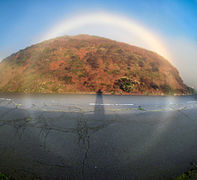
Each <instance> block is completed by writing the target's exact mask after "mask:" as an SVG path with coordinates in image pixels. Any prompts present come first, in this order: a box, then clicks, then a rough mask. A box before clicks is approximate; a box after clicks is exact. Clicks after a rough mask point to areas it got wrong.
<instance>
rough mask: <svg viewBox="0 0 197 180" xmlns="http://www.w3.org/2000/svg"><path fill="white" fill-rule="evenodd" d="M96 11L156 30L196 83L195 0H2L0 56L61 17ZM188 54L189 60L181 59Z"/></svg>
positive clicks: (26, 42) (186, 75)
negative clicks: (125, 18)
mask: <svg viewBox="0 0 197 180" xmlns="http://www.w3.org/2000/svg"><path fill="white" fill-rule="evenodd" d="M99 11H105V12H110V13H115V14H121V15H124V16H126V17H128V18H132V19H134V20H135V21H137V22H140V24H141V25H143V26H144V27H147V28H149V29H151V30H152V31H153V32H157V33H158V34H159V35H160V36H161V37H162V39H164V41H165V43H166V44H167V46H168V47H169V49H170V51H171V54H173V56H174V58H175V59H176V63H175V65H176V66H178V69H179V70H180V73H181V75H182V76H183V78H184V79H185V80H186V81H187V82H188V83H189V84H190V85H192V86H195V87H197V82H196V81H195V80H193V79H192V77H196V79H197V74H193V73H196V70H195V69H194V65H196V67H197V54H196V53H195V48H197V43H196V42H197V1H196V0H119V1H117V0H108V1H107V0H96V1H93V0H83V1H75V0H72V1H67V0H64V1H63V0H56V1H55V0H47V1H46V0H42V1H41V0H40V1H39V0H34V1H32V0H1V1H0V60H2V59H3V58H5V57H7V56H8V55H10V54H11V53H14V52H16V51H18V50H19V49H23V48H25V47H26V46H30V45H31V44H32V43H36V40H35V39H37V38H38V37H40V36H41V35H42V34H44V33H45V32H47V31H48V29H50V28H51V27H52V26H53V25H55V24H56V23H57V22H59V21H60V20H62V19H63V18H66V17H72V16H74V15H80V14H84V13H87V12H99ZM186 46H187V47H186ZM182 49H184V50H182ZM196 51H197V49H196ZM190 55H191V58H190V60H188V59H187V60H184V58H186V57H189V56H190ZM180 59H181V60H180ZM188 63H189V64H188ZM194 71H195V72H194ZM192 74H193V75H192Z"/></svg>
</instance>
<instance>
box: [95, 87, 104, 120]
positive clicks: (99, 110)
mask: <svg viewBox="0 0 197 180" xmlns="http://www.w3.org/2000/svg"><path fill="white" fill-rule="evenodd" d="M94 115H95V116H97V115H99V116H104V115H105V109H104V104H103V92H102V90H101V89H99V90H98V91H97V92H96V102H95V107H94Z"/></svg>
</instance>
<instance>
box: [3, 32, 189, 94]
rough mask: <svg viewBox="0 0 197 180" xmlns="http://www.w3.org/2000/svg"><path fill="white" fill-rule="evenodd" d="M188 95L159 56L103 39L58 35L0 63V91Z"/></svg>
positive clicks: (174, 72)
mask: <svg viewBox="0 0 197 180" xmlns="http://www.w3.org/2000/svg"><path fill="white" fill-rule="evenodd" d="M97 91H102V92H103V93H104V94H144V95H147V94H151V95H164V94H179V95H181V94H190V93H192V89H191V88H189V87H188V86H186V85H185V84H184V83H183V80H182V79H181V77H180V76H179V73H178V71H177V69H176V68H175V67H173V66H172V65H171V64H170V63H169V62H168V61H167V60H166V59H164V58H163V57H161V56H159V55H158V54H156V53H154V52H152V51H148V50H145V49H142V48H139V47H135V46H131V45H128V44H125V43H120V42H116V41H113V40H109V39H106V38H101V37H96V36H89V35H77V36H63V37H58V38H55V39H51V40H47V41H44V42H42V43H39V44H35V45H32V46H30V47H28V48H26V49H23V50H20V51H19V52H17V53H15V54H12V55H11V56H9V57H7V58H6V59H4V60H3V61H2V62H1V63H0V92H22V93H96V92H97Z"/></svg>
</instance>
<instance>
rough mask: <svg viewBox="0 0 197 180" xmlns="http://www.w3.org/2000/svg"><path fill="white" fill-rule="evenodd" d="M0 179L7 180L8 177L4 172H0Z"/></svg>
mask: <svg viewBox="0 0 197 180" xmlns="http://www.w3.org/2000/svg"><path fill="white" fill-rule="evenodd" d="M0 180H9V179H8V177H7V176H6V175H5V174H3V173H2V172H0Z"/></svg>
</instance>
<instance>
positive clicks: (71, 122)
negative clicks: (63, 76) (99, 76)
mask: <svg viewBox="0 0 197 180" xmlns="http://www.w3.org/2000/svg"><path fill="white" fill-rule="evenodd" d="M196 110H197V98H196V96H182V97H172V96H171V97H170V96H169V97H168V96H166V97H159V96H158V97H156V96H155V97H148V96H147V97H146V96H114V95H102V94H98V95H16V94H15V95H0V171H2V172H5V173H7V174H9V175H10V176H12V177H15V178H18V179H21V177H22V178H23V179H121V178H122V179H132V178H133V179H172V178H173V177H175V176H176V175H179V174H180V173H182V172H184V171H185V170H187V168H189V164H190V162H191V161H195V160H197V154H196V152H197V143H196V138H197V134H196V130H197V121H196V117H197V111H196Z"/></svg>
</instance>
